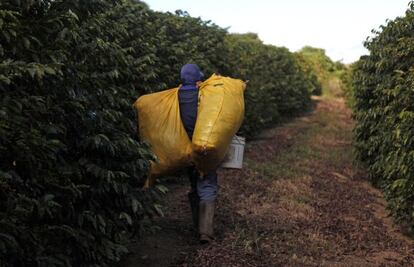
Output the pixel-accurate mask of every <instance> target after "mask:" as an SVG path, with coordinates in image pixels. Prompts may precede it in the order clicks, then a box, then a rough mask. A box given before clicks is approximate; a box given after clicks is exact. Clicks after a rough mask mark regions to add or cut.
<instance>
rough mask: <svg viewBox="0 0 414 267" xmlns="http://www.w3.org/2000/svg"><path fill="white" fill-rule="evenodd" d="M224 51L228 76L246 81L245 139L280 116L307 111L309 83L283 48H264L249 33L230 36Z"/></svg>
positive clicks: (270, 46) (278, 119) (292, 57)
mask: <svg viewBox="0 0 414 267" xmlns="http://www.w3.org/2000/svg"><path fill="white" fill-rule="evenodd" d="M226 47H227V49H228V56H227V58H228V60H227V62H228V65H227V67H228V74H230V75H231V76H233V77H238V78H241V79H244V80H249V85H248V87H247V90H246V93H245V97H246V117H245V121H244V123H243V126H242V133H243V134H244V135H246V136H252V135H255V134H257V133H258V132H259V131H260V130H261V129H263V128H265V127H268V126H269V125H271V124H274V123H276V122H279V121H280V117H281V116H288V115H292V114H294V113H295V112H298V111H303V110H305V109H306V107H307V105H308V104H309V92H308V89H307V87H306V86H307V85H308V83H309V82H308V80H307V79H306V76H305V75H304V72H303V71H302V70H301V69H300V67H299V66H298V64H297V62H296V60H295V58H294V56H293V54H292V53H290V52H289V51H288V50H287V49H286V48H279V47H275V46H272V45H264V44H263V43H262V41H261V40H260V39H259V38H258V37H257V35H256V34H251V33H250V34H229V35H228V36H227V37H226Z"/></svg>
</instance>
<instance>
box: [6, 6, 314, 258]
mask: <svg viewBox="0 0 414 267" xmlns="http://www.w3.org/2000/svg"><path fill="white" fill-rule="evenodd" d="M0 59H1V62H0V101H1V103H0V155H1V158H0V266H91V265H94V266H97V265H99V266H111V262H113V261H117V260H119V259H120V256H121V255H123V254H124V253H126V249H125V247H124V246H122V243H123V241H124V239H127V238H128V237H129V236H130V233H138V234H139V233H141V232H142V231H145V230H146V229H148V228H149V227H151V223H150V220H148V218H151V217H152V216H154V215H155V214H156V213H159V212H160V208H159V206H158V205H157V199H158V198H159V197H160V196H161V195H162V192H163V191H164V189H165V188H164V187H162V186H158V187H156V188H154V189H151V190H147V191H144V190H142V189H141V186H142V184H143V182H144V179H145V175H146V173H147V170H148V165H149V160H151V159H153V155H152V154H151V152H150V150H149V148H148V146H147V145H146V144H144V143H142V142H140V140H138V138H137V134H136V114H135V113H134V111H133V108H132V103H133V102H134V101H135V99H136V98H137V97H139V96H140V95H142V94H145V93H149V92H153V91H158V90H163V89H166V88H169V87H173V86H176V85H177V84H179V70H180V67H181V66H182V65H183V64H185V63H188V62H194V63H197V64H199V65H200V66H201V68H202V69H203V71H204V73H205V74H206V75H207V76H208V75H210V74H212V73H214V72H216V73H220V74H222V75H229V76H233V77H236V78H241V79H249V80H250V83H249V87H248V89H247V91H246V109H247V110H246V118H245V122H244V125H243V127H242V129H241V132H242V134H244V135H246V136H252V135H254V134H256V133H258V132H259V131H260V130H261V129H263V128H264V127H267V126H269V125H271V124H274V123H277V122H278V121H279V120H280V118H281V117H283V116H288V115H291V114H294V113H296V112H299V111H302V110H304V109H306V107H307V106H308V104H309V102H310V97H309V95H310V93H309V91H311V90H314V88H320V84H319V82H318V81H317V80H316V79H315V75H314V74H313V73H312V70H311V69H309V68H308V69H306V68H303V66H305V65H306V64H305V63H306V62H305V63H304V61H303V60H302V61H299V60H297V59H298V58H297V57H296V56H295V55H293V54H292V53H290V52H289V51H288V50H287V49H285V48H279V47H274V46H270V45H264V44H263V43H262V42H261V41H260V40H259V39H258V37H257V36H256V35H254V34H243V35H236V34H228V33H227V32H226V30H224V29H221V28H219V27H217V26H216V25H214V24H212V23H210V22H205V21H202V20H200V19H197V18H192V17H190V16H188V14H186V13H182V12H181V13H177V14H165V13H159V12H154V11H152V10H150V9H148V7H147V6H146V5H145V4H144V3H141V2H137V1H132V0H131V1H128V0H125V1H110V0H99V1H98V0H87V1H85V0H82V1H81V0H75V1H64V0H55V1H52V0H36V1H16V0H4V1H2V2H1V4H0ZM301 62H302V63H301ZM304 64H305V65H304ZM300 66H302V67H300Z"/></svg>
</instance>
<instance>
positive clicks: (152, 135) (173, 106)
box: [134, 88, 192, 185]
mask: <svg viewBox="0 0 414 267" xmlns="http://www.w3.org/2000/svg"><path fill="white" fill-rule="evenodd" d="M134 107H135V108H136V110H137V113H138V126H139V128H138V131H139V135H140V137H141V139H142V140H144V141H147V142H148V143H149V144H150V145H151V148H152V151H153V153H154V154H155V155H156V156H157V158H158V162H153V161H152V162H151V168H150V177H149V179H148V180H147V184H146V185H150V184H151V183H152V182H153V181H154V178H155V177H158V176H160V175H163V174H168V173H171V172H174V171H176V170H178V169H181V168H184V167H186V166H189V165H190V164H191V163H190V155H191V151H192V150H191V141H190V139H189V138H188V135H187V133H186V131H185V129H184V126H183V124H182V122H181V117H180V107H179V102H178V88H174V89H169V90H166V91H162V92H158V93H152V94H147V95H143V96H141V97H139V98H138V100H137V101H136V102H135V103H134Z"/></svg>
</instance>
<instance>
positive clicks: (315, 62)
mask: <svg viewBox="0 0 414 267" xmlns="http://www.w3.org/2000/svg"><path fill="white" fill-rule="evenodd" d="M295 54H296V57H297V58H298V61H299V64H300V66H301V67H302V68H303V69H304V71H305V73H306V74H307V76H308V77H309V78H308V80H310V81H312V80H313V79H314V78H313V76H316V77H317V81H318V82H319V84H320V86H317V85H316V86H315V82H313V85H312V86H310V87H308V88H310V90H313V91H311V93H312V94H314V95H321V94H322V93H323V94H324V95H327V96H330V95H332V96H342V93H343V84H342V81H341V77H342V76H343V75H344V73H345V72H347V71H348V69H347V67H346V66H345V65H344V64H342V63H341V62H334V61H332V59H330V58H329V57H328V56H327V55H326V53H325V50H324V49H321V48H315V47H311V46H305V47H303V48H302V49H301V50H299V51H298V52H296V53H295Z"/></svg>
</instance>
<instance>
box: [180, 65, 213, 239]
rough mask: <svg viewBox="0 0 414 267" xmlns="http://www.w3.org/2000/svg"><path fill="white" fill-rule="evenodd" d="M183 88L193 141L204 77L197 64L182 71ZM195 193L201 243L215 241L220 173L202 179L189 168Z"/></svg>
mask: <svg viewBox="0 0 414 267" xmlns="http://www.w3.org/2000/svg"><path fill="white" fill-rule="evenodd" d="M180 74H181V75H180V76H181V82H182V85H181V87H180V89H179V90H178V99H179V104H180V115H181V120H182V122H183V125H184V128H185V130H186V132H187V134H188V137H189V138H190V140H191V139H192V136H193V133H194V127H195V124H196V120H197V108H198V99H199V98H198V96H199V84H200V83H201V80H202V79H203V77H204V75H203V73H202V72H201V70H200V68H199V67H198V66H197V65H196V64H186V65H184V66H183V67H182V68H181V73H180ZM188 176H189V179H190V183H191V190H190V192H189V193H188V198H189V201H190V206H191V213H192V218H193V223H194V226H195V228H196V229H197V230H198V233H199V237H200V243H202V244H208V243H210V242H211V241H212V240H213V239H214V238H213V218H214V209H215V202H216V197H217V191H218V184H217V172H216V170H214V171H211V172H209V173H207V174H204V175H203V176H201V175H200V174H199V172H198V171H197V170H196V168H195V167H194V166H192V167H189V168H188Z"/></svg>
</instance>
